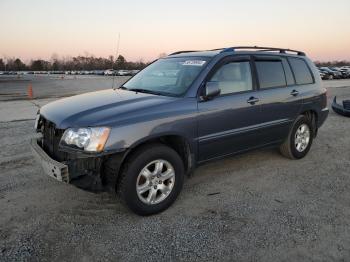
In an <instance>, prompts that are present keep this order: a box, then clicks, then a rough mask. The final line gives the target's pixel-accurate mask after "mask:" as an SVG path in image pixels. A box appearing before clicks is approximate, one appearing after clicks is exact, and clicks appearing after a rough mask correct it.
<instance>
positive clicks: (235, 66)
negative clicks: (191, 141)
mask: <svg viewBox="0 0 350 262" xmlns="http://www.w3.org/2000/svg"><path fill="white" fill-rule="evenodd" d="M251 68H252V67H251V63H250V58H249V57H241V58H229V59H225V60H224V61H222V62H220V64H218V65H217V66H216V68H214V70H213V71H212V72H211V73H210V74H209V75H208V79H207V81H216V82H218V85H219V87H220V90H221V94H220V95H219V96H217V97H215V98H213V99H211V100H208V101H199V102H198V111H199V118H198V151H199V152H198V153H199V154H198V155H199V159H198V160H199V162H202V161H205V160H209V159H213V158H216V157H221V156H225V155H229V154H232V153H236V152H240V151H244V150H246V149H250V148H253V147H255V146H258V145H259V144H260V140H261V137H260V133H259V131H257V130H258V129H259V125H260V124H261V120H260V113H261V110H260V103H259V97H258V91H257V90H255V84H254V81H253V78H252V73H251V72H252V70H251Z"/></svg>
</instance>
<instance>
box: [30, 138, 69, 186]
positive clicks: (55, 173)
mask: <svg viewBox="0 0 350 262" xmlns="http://www.w3.org/2000/svg"><path fill="white" fill-rule="evenodd" d="M30 145H31V149H32V152H33V155H34V157H35V158H36V160H37V161H38V162H39V163H40V165H41V167H42V168H43V170H44V172H45V173H46V174H47V175H49V176H51V177H53V178H55V179H56V180H58V181H61V182H65V183H69V182H70V177H69V172H68V166H67V165H65V164H62V163H61V162H58V161H56V160H54V159H52V158H51V157H50V156H49V155H48V154H46V152H45V151H44V150H43V149H42V148H41V147H40V146H39V145H38V139H36V138H33V139H32V140H31V141H30Z"/></svg>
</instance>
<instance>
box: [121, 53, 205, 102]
mask: <svg viewBox="0 0 350 262" xmlns="http://www.w3.org/2000/svg"><path fill="white" fill-rule="evenodd" d="M207 62H208V58H195V57H181V58H164V59H159V60H157V61H156V62H154V63H152V64H151V65H149V66H148V67H146V68H145V69H144V70H142V71H141V72H140V73H138V74H137V75H136V76H134V77H133V78H131V79H130V80H129V81H128V82H126V83H125V84H124V85H123V86H122V88H124V89H127V90H133V91H138V92H144V93H154V94H159V95H170V96H180V95H182V94H184V93H185V92H186V91H187V89H188V88H189V87H190V85H191V84H192V83H193V81H194V80H195V79H196V77H197V76H198V75H199V73H200V72H201V70H202V69H203V68H204V67H205V65H206V64H207Z"/></svg>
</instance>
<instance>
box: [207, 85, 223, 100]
mask: <svg viewBox="0 0 350 262" xmlns="http://www.w3.org/2000/svg"><path fill="white" fill-rule="evenodd" d="M220 92H221V90H220V88H219V83H218V82H212V81H210V82H207V83H206V84H205V89H204V95H203V99H204V100H210V99H213V98H214V97H216V96H218V95H220Z"/></svg>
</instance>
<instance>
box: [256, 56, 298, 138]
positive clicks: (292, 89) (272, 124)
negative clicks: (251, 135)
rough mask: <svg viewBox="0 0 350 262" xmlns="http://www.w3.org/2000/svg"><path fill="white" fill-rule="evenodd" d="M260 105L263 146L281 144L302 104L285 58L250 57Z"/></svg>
mask: <svg viewBox="0 0 350 262" xmlns="http://www.w3.org/2000/svg"><path fill="white" fill-rule="evenodd" d="M254 62H255V68H256V74H257V79H258V88H259V92H258V93H259V94H258V96H259V97H260V99H261V100H260V102H261V119H262V121H263V122H264V125H263V127H262V128H261V133H262V136H263V140H264V142H265V143H273V142H278V141H281V140H284V139H285V137H286V136H287V135H288V132H289V128H290V126H291V124H292V123H293V121H294V119H295V118H296V116H297V115H298V114H299V111H300V108H301V104H302V100H301V97H300V95H299V92H300V90H299V86H297V85H296V83H295V79H294V76H293V73H292V71H291V68H290V65H289V63H288V61H287V59H286V58H284V57H279V56H268V55H266V56H264V55H262V56H255V57H254Z"/></svg>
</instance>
